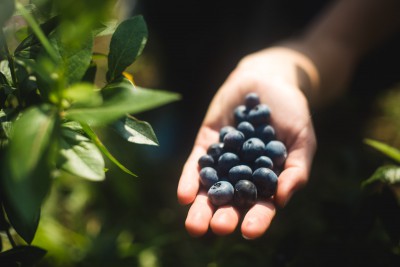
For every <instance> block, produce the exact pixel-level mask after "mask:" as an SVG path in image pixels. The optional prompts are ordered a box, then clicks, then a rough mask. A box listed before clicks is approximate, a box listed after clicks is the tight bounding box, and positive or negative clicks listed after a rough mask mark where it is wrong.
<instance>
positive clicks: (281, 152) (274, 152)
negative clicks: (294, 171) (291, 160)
mask: <svg viewBox="0 0 400 267" xmlns="http://www.w3.org/2000/svg"><path fill="white" fill-rule="evenodd" d="M265 155H266V156H267V157H269V158H270V159H272V161H273V162H274V166H275V168H281V167H282V166H283V164H284V163H285V160H286V158H287V151H286V146H285V145H284V144H283V143H282V142H281V141H278V140H272V141H270V142H268V143H267V144H266V145H265Z"/></svg>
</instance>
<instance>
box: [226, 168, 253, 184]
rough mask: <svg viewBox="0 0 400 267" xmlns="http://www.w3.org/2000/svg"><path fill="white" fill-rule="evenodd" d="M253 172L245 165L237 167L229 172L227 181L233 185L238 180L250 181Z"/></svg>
mask: <svg viewBox="0 0 400 267" xmlns="http://www.w3.org/2000/svg"><path fill="white" fill-rule="evenodd" d="M252 174H253V171H252V170H251V168H250V167H249V166H247V165H237V166H234V167H232V168H231V169H230V170H229V181H230V182H231V183H232V184H233V185H234V184H236V183H237V181H239V180H251V177H252Z"/></svg>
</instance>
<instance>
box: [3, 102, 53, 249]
mask: <svg viewBox="0 0 400 267" xmlns="http://www.w3.org/2000/svg"><path fill="white" fill-rule="evenodd" d="M55 122H56V113H55V110H54V109H52V108H51V107H50V106H48V105H42V106H37V107H33V108H30V109H28V110H26V111H25V112H24V113H23V114H22V115H21V116H20V118H19V119H18V120H16V121H15V123H14V127H13V131H12V133H11V138H10V139H11V140H10V143H9V146H8V147H7V148H8V149H7V151H6V155H5V160H4V162H3V163H2V164H3V166H2V171H3V185H2V186H3V188H4V197H5V199H6V201H5V203H4V205H5V207H6V211H7V214H8V215H9V217H10V221H11V223H12V225H13V226H14V228H16V229H15V230H16V231H17V232H18V233H19V234H20V235H21V236H22V237H23V238H24V239H25V240H26V241H27V242H28V243H29V242H30V241H32V239H33V235H32V234H34V232H35V231H36V227H37V225H35V223H36V220H37V217H38V212H39V210H40V207H41V204H42V202H43V200H44V198H45V197H46V195H47V193H48V191H49V187H50V184H51V173H50V171H51V169H52V168H53V166H52V160H53V158H52V157H53V156H54V149H55V145H56V144H55V142H54V141H53V140H52V138H54V128H55ZM12 216H15V218H12ZM16 222H18V223H19V224H21V225H22V228H18V227H16V225H15V223H16ZM27 228H29V229H27Z"/></svg>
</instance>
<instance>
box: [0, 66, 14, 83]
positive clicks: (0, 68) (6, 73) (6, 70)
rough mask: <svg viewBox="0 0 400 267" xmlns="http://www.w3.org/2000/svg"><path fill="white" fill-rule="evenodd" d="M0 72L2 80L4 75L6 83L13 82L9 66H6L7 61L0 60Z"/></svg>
mask: <svg viewBox="0 0 400 267" xmlns="http://www.w3.org/2000/svg"><path fill="white" fill-rule="evenodd" d="M0 72H1V73H2V74H3V78H2V80H4V77H5V78H6V80H7V83H8V84H9V85H11V84H13V81H12V77H11V71H10V67H9V66H8V61H7V60H3V61H1V62H0Z"/></svg>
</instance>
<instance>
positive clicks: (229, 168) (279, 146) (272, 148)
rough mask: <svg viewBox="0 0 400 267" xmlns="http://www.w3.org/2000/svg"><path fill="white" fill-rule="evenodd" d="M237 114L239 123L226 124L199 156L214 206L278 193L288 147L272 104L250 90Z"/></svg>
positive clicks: (250, 201)
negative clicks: (276, 125) (279, 134)
mask: <svg viewBox="0 0 400 267" xmlns="http://www.w3.org/2000/svg"><path fill="white" fill-rule="evenodd" d="M233 115H234V121H235V127H234V126H231V125H228V126H224V127H222V128H221V129H220V135H219V142H218V143H214V144H212V145H210V146H209V147H208V149H207V154H205V155H203V156H201V157H200V158H199V160H198V164H199V166H200V181H201V184H202V186H203V187H204V188H205V189H206V190H208V198H209V200H210V202H211V203H212V204H213V205H214V206H217V207H218V206H222V205H227V204H230V205H234V206H236V207H238V208H244V209H247V208H250V207H251V206H253V205H254V204H255V203H256V201H257V200H258V199H262V200H267V199H269V198H271V197H272V196H273V195H274V194H275V192H276V188H277V184H278V175H279V173H280V172H281V171H282V169H283V165H284V163H285V160H286V157H287V151H286V147H285V145H284V144H283V143H282V142H281V141H279V140H276V136H275V130H274V128H273V127H272V126H271V125H270V117H271V110H270V108H269V107H268V106H267V105H266V104H263V103H260V98H259V96H258V95H257V94H256V93H249V94H247V95H246V96H245V99H244V104H243V105H239V106H237V107H236V108H235V110H234V113H233Z"/></svg>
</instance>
